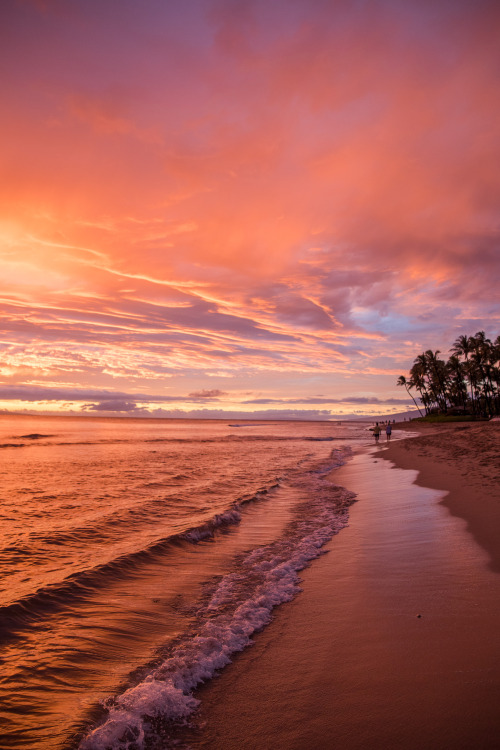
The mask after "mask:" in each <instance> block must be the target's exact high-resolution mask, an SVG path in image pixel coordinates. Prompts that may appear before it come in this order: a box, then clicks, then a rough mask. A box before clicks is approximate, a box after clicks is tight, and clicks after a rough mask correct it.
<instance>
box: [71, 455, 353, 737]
mask: <svg viewBox="0 0 500 750" xmlns="http://www.w3.org/2000/svg"><path fill="white" fill-rule="evenodd" d="M339 454H340V452H338V454H337V456H336V459H337V460H336V462H335V463H334V465H335V466H338V465H339V464H340V463H342V461H341V460H340V455H339ZM331 468H332V466H331V465H330V466H323V467H318V468H317V469H316V470H315V471H313V472H308V473H307V476H306V477H302V478H298V479H297V481H296V482H295V481H294V483H293V485H294V486H295V487H296V488H298V489H299V490H302V491H303V492H304V499H303V501H302V502H301V503H300V504H299V505H298V506H297V508H296V509H295V517H294V519H293V520H292V521H291V522H290V523H289V525H288V526H287V528H286V530H285V532H284V534H283V536H282V537H281V538H280V539H279V540H277V541H276V542H273V543H271V544H268V545H265V546H262V547H258V548H257V549H254V550H252V551H251V552H249V553H247V554H246V555H245V556H244V557H243V558H242V559H241V560H240V562H239V563H238V564H237V567H236V570H234V571H233V572H232V573H229V574H227V575H225V576H224V577H223V578H222V579H221V580H220V581H219V582H218V583H217V584H215V585H214V588H213V590H212V592H211V594H210V596H209V597H208V599H207V600H205V601H204V602H203V603H202V604H201V605H200V608H199V610H198V613H197V616H196V621H195V623H194V625H193V627H192V630H191V632H190V633H186V634H185V636H184V637H182V638H180V640H179V641H178V642H177V643H176V644H175V645H174V646H172V647H170V648H169V649H165V652H164V653H161V652H159V657H160V659H161V663H160V665H159V666H157V667H156V668H154V669H152V670H151V671H150V672H149V674H148V675H147V676H146V677H145V678H144V679H142V680H141V681H140V682H138V683H137V684H135V685H133V686H131V687H130V688H129V689H128V690H126V691H125V692H123V693H122V694H121V695H118V696H117V697H115V698H112V699H109V700H108V701H106V707H107V717H106V718H105V720H104V721H103V723H102V724H101V725H100V726H98V727H96V728H95V729H94V730H92V731H91V732H90V733H89V734H88V735H87V736H86V737H85V738H84V739H83V740H82V741H81V743H80V746H79V750H131V748H135V749H137V750H140V749H143V748H145V747H146V746H150V744H151V743H152V742H153V741H154V740H155V739H156V740H159V741H161V739H162V737H164V734H165V731H167V732H168V733H170V732H171V731H172V730H175V727H176V726H179V725H182V723H183V722H184V723H185V722H186V721H187V719H188V717H190V716H191V715H192V714H193V712H195V711H196V709H197V708H198V706H199V704H200V701H199V699H198V698H196V697H195V695H194V694H193V693H194V691H195V689H196V687H197V686H199V685H200V684H201V683H203V682H205V681H207V680H209V679H211V678H212V677H213V676H214V674H215V673H216V672H217V671H218V670H220V669H222V668H223V667H225V666H226V665H227V664H229V663H230V661H231V657H232V655H233V654H234V653H236V652H238V651H242V650H243V649H244V648H246V646H248V645H249V644H250V643H251V642H252V636H253V634H255V633H256V632H257V631H259V630H261V629H262V628H263V627H264V626H265V625H267V624H268V623H269V622H270V620H271V618H272V611H273V609H274V608H275V607H276V606H277V605H279V604H282V603H284V602H287V601H290V600H291V599H292V598H293V597H294V596H295V595H296V594H297V593H298V592H299V591H300V587H299V580H300V579H299V576H298V573H299V571H301V570H302V569H303V568H305V567H306V566H307V565H308V564H309V563H310V562H311V560H313V559H314V558H316V557H318V556H319V555H321V554H322V548H323V546H324V545H325V544H326V543H327V542H328V541H329V540H330V539H331V538H332V537H333V536H334V535H335V534H337V533H338V532H339V531H340V530H341V529H342V528H344V527H345V526H346V525H347V520H348V508H349V506H350V505H351V504H352V502H354V500H355V495H354V494H353V493H352V492H349V491H348V490H346V489H345V488H343V487H338V486H336V485H334V484H333V483H332V482H331V481H329V480H328V478H327V474H328V472H329V471H330V470H331ZM155 746H156V744H155ZM164 746H165V745H164V744H162V747H164Z"/></svg>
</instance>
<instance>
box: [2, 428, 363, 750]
mask: <svg viewBox="0 0 500 750" xmlns="http://www.w3.org/2000/svg"><path fill="white" fill-rule="evenodd" d="M371 437H372V436H371V433H370V432H368V425H366V424H362V423H358V424H357V423H352V422H351V423H348V422H346V423H342V424H339V423H328V422H258V423H257V422H244V421H240V422H237V423H231V422H225V421H222V420H217V421H215V420H214V421H208V420H207V421H202V420H146V419H142V420H141V419H105V418H102V419H101V418H84V417H80V418H68V417H51V418H44V417H24V416H16V417H13V416H1V417H0V476H1V505H0V521H1V523H0V640H1V649H0V660H1V680H0V747H1V748H2V750H7V748H16V750H33V749H34V748H36V749H37V750H77V749H78V750H138V749H140V748H145V749H149V748H151V749H153V748H162V749H165V748H169V747H183V727H184V726H185V725H186V724H189V725H190V727H191V731H192V727H193V726H196V709H197V707H198V705H199V699H198V698H197V696H196V688H197V687H198V686H199V685H200V684H202V683H203V682H206V681H209V680H210V679H211V678H212V677H213V676H214V675H215V674H216V673H217V672H218V671H219V670H221V669H223V668H224V667H225V666H226V665H227V664H228V663H229V662H230V661H231V658H232V656H233V655H234V654H235V653H236V652H238V651H241V650H242V649H244V648H245V647H246V646H248V645H250V644H251V642H252V635H253V634H254V633H255V632H257V631H259V630H260V629H262V628H263V627H265V625H266V624H267V623H268V622H269V621H270V620H271V618H272V611H273V608H274V607H275V606H277V605H279V604H282V603H284V602H286V601H289V600H291V599H292V598H293V597H295V596H296V595H297V594H298V592H299V591H300V588H299V583H300V581H299V577H298V572H299V571H300V570H301V569H303V568H304V567H305V566H306V565H308V564H309V563H310V562H311V561H313V560H314V558H315V557H318V556H319V555H320V554H321V548H322V546H323V545H324V544H325V543H326V542H327V541H329V540H330V539H331V538H332V536H334V535H335V534H337V533H338V532H339V531H341V529H342V528H343V527H344V526H345V525H346V523H347V521H348V508H349V505H350V504H351V503H352V502H353V501H354V499H355V498H354V495H353V494H352V493H350V492H349V491H348V490H346V489H344V488H341V487H338V486H336V484H335V476H334V472H333V473H332V471H333V470H334V469H335V468H336V467H338V466H340V465H342V464H343V463H344V462H345V461H346V460H348V458H349V456H350V454H351V452H352V450H353V449H354V448H355V447H356V446H361V445H366V444H371V442H372V439H371ZM199 731H200V732H202V728H200V730H199Z"/></svg>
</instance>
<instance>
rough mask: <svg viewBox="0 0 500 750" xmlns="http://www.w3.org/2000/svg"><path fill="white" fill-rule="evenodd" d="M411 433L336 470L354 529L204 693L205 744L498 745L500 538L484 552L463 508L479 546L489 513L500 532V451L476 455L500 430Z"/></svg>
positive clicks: (231, 748) (199, 738) (209, 749)
mask: <svg viewBox="0 0 500 750" xmlns="http://www.w3.org/2000/svg"><path fill="white" fill-rule="evenodd" d="M398 427H399V428H400V429H404V430H408V429H410V430H412V431H415V432H418V433H419V435H418V436H417V437H408V438H404V439H402V440H393V441H391V443H390V444H389V445H384V444H380V446H375V445H373V444H372V445H371V446H367V447H366V448H365V449H364V451H362V452H359V453H357V454H355V455H354V457H353V458H352V459H351V460H350V461H349V462H348V463H347V464H346V465H344V466H342V467H341V468H340V469H338V470H337V471H336V472H335V476H336V481H337V482H338V484H339V485H342V486H344V487H346V488H348V489H349V490H352V491H354V492H356V493H357V495H358V502H356V503H355V504H354V505H353V506H351V508H350V520H349V526H348V527H346V528H345V529H343V530H342V531H341V532H340V534H338V535H337V536H335V537H334V538H333V539H332V540H331V542H329V543H328V545H327V547H326V549H327V551H328V554H325V555H323V556H322V557H320V558H318V559H317V560H315V561H314V562H313V563H312V565H311V566H310V567H309V568H307V569H306V570H304V571H303V572H302V573H301V579H302V593H300V594H299V595H298V596H297V597H296V598H295V599H294V600H293V601H291V602H290V603H288V604H286V605H285V606H282V607H278V609H277V610H276V611H275V614H274V618H273V621H272V622H271V624H270V625H269V626H267V627H266V629H265V630H264V631H262V632H260V633H258V634H257V636H256V637H255V639H254V640H255V644H254V646H253V647H252V648H250V649H247V650H246V651H243V652H241V653H239V654H237V655H236V656H235V658H234V659H233V663H232V664H230V665H229V666H228V667H227V668H226V669H225V670H224V671H223V672H222V673H221V674H220V675H219V676H218V677H217V678H216V679H215V680H213V681H211V683H210V684H207V685H206V686H205V687H203V688H202V689H201V690H200V691H199V694H198V697H200V698H201V699H202V705H201V710H200V714H199V717H198V719H199V722H200V725H201V726H202V727H203V729H202V731H201V733H200V734H198V733H197V732H196V731H195V732H194V736H190V737H189V744H190V746H191V747H193V748H205V749H206V750H215V748H217V750H254V748H255V747H260V748H262V750H304V748H314V749H315V750H331V748H332V747H341V748H342V750H362V749H363V748H366V747H370V748H372V749H373V750H389V749H390V750H401V748H405V750H417V749H418V750H420V748H422V747H447V748H450V749H457V750H458V749H459V748H460V750H462V749H465V748H471V750H472V748H477V747H480V748H482V749H483V750H485V749H486V748H494V747H496V746H497V744H496V743H497V737H498V734H499V732H500V717H499V715H498V694H499V692H500V643H499V642H498V637H497V634H498V630H499V628H500V579H499V577H498V574H497V573H495V572H493V569H492V568H493V563H492V561H493V553H494V550H491V552H490V550H489V549H488V551H489V552H490V554H487V553H486V551H485V550H486V548H487V545H489V546H491V544H492V543H493V538H494V536H495V534H497V533H498V531H497V530H496V529H495V532H494V533H493V531H490V532H489V535H488V533H485V537H484V539H483V543H482V547H479V546H478V544H477V543H476V542H475V540H474V538H473V536H472V535H471V533H469V531H468V530H467V529H466V528H465V526H466V524H465V523H464V521H463V520H460V519H459V518H458V516H460V518H466V521H467V523H468V528H470V530H471V531H472V530H473V529H474V537H475V538H478V539H479V537H480V533H479V531H478V528H479V526H480V524H479V520H481V519H482V527H481V528H486V529H487V528H488V526H494V525H495V522H492V521H491V519H490V518H489V516H488V514H489V513H490V512H491V513H493V512H494V510H495V508H496V505H497V504H498V500H497V501H496V502H495V498H494V497H493V494H494V491H493V487H494V486H495V481H496V469H495V456H496V453H495V450H496V449H491V450H489V453H491V456H489V453H488V456H489V457H488V456H487V457H486V458H483V459H481V455H480V456H479V457H478V458H477V461H476V462H475V458H474V456H473V455H470V456H469V457H468V458H467V459H464V458H463V455H462V450H464V451H465V452H467V451H468V452H469V453H471V452H472V451H473V450H477V449H481V450H483V449H484V447H485V446H489V445H490V443H491V444H493V445H495V446H497V445H498V438H499V437H500V430H498V432H497V431H496V430H497V428H496V426H493V425H492V427H493V430H495V432H493V430H491V431H487V432H486V433H482V434H477V435H476V434H475V428H476V426H474V427H472V428H471V429H472V430H473V432H472V433H470V432H467V431H466V430H461V429H460V427H463V425H458V426H457V425H453V426H448V425H446V426H445V427H444V428H443V426H442V425H439V426H437V425H436V426H434V425H431V426H429V425H425V426H423V425H422V426H421V425H419V426H418V427H417V429H415V430H413V429H412V426H411V425H410V424H404V425H403V424H401V425H399V426H398ZM478 427H479V430H481V431H483V430H484V429H485V427H486V428H487V427H488V425H480V426H478ZM466 429H467V428H466ZM450 433H451V434H450ZM381 459H384V460H381ZM385 459H388V460H385ZM481 460H483V461H484V460H488V461H489V463H492V464H493V468H492V466H490V465H488V466H486V465H485V464H482V463H480V461H481ZM443 462H444V468H443ZM478 462H479V463H478ZM476 465H477V467H478V471H480V472H481V473H478V475H477V476H476V475H472V480H473V481H472V480H471V481H470V482H469V483H466V485H465V486H466V489H467V488H468V487H469V485H470V486H473V490H471V491H469V490H468V489H467V491H466V492H463V491H462V493H461V494H460V492H459V490H460V489H462V490H463V489H464V487H463V485H464V479H463V476H462V473H463V472H465V474H466V475H467V472H469V473H470V472H471V471H472V469H473V467H474V466H476ZM459 469H460V471H459ZM487 469H488V470H487ZM482 475H487V476H488V477H489V478H488V480H487V481H486V486H487V487H488V490H489V494H488V499H487V500H485V499H484V497H483V496H484V494H485V493H484V491H483V490H484V487H483V484H482V479H481V478H482ZM431 482H432V484H431ZM429 484H430V486H431V487H432V489H431V488H429V486H428V485H429ZM425 485H427V486H425ZM436 485H438V486H437V487H436ZM446 493H448V494H446ZM471 493H473V494H471ZM480 496H481V497H480ZM478 497H480V501H478V500H477V498H478ZM471 498H475V500H473V501H472V502H473V503H475V505H474V508H473V509H472V510H470V509H469V510H468V509H467V507H466V506H467V503H469V504H470V503H471ZM445 506H446V507H445ZM448 507H450V509H451V510H452V513H453V514H454V515H451V513H450V512H449V511H448V509H447V508H448ZM495 518H496V516H495ZM476 527H478V528H476ZM495 559H496V558H495Z"/></svg>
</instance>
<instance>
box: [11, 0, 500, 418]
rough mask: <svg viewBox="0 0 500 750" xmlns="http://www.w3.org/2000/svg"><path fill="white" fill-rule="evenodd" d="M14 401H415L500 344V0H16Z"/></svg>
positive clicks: (300, 409)
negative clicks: (491, 343)
mask: <svg viewBox="0 0 500 750" xmlns="http://www.w3.org/2000/svg"><path fill="white" fill-rule="evenodd" d="M0 63H1V75H0V86H1V89H2V106H1V111H0V129H1V141H0V143H1V146H0V148H1V161H0V165H1V179H0V193H1V195H0V198H1V199H0V239H1V244H0V252H1V274H0V305H1V318H0V323H1V332H0V346H1V357H0V411H2V410H3V411H5V410H7V411H24V410H28V411H31V410H37V411H40V410H41V411H45V412H61V413H62V412H73V413H83V414H87V415H92V414H93V415H100V414H101V415H106V414H121V415H130V416H141V415H144V416H149V415H152V416H183V415H185V416H199V415H205V416H224V415H227V416H230V415H233V416H234V415H237V414H246V413H248V414H250V413H254V416H259V417H264V416H275V415H276V414H279V415H281V416H284V417H289V416H301V417H303V418H308V417H310V418H317V417H322V418H328V417H329V416H347V415H349V414H368V415H375V414H389V413H396V412H402V411H406V410H407V409H408V408H409V406H410V405H411V403H412V402H411V400H409V399H408V398H407V397H406V396H407V394H406V392H405V391H404V390H402V389H401V388H397V387H396V380H397V377H398V376H399V375H400V374H407V372H408V369H409V367H410V366H411V364H412V362H413V359H414V358H415V356H416V355H417V354H419V353H420V352H421V351H423V350H425V349H429V348H432V349H440V350H441V351H442V352H443V354H444V356H447V355H448V349H449V347H450V346H451V344H452V342H453V341H454V340H455V338H456V337H457V336H458V335H459V334H467V335H471V334H474V333H475V332H476V331H479V330H485V331H486V333H487V335H488V336H490V337H494V336H496V335H498V333H500V320H499V317H500V294H499V281H500V252H499V230H500V222H499V197H500V101H499V98H500V85H499V84H500V4H499V3H498V2H497V1H496V0H494V1H493V2H482V1H481V0H466V1H463V0H442V1H440V0H413V1H412V0H409V1H408V0H406V1H404V0H182V2H181V1H180V0H179V1H177V0H175V1H174V0H31V1H30V0H18V1H16V0H2V2H1V4H0Z"/></svg>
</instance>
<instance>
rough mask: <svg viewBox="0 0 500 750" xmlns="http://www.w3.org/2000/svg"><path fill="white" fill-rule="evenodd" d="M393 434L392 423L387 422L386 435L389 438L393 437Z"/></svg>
mask: <svg viewBox="0 0 500 750" xmlns="http://www.w3.org/2000/svg"><path fill="white" fill-rule="evenodd" d="M391 434H392V427H391V423H390V422H387V427H386V428H385V437H386V439H387V440H390V439H391Z"/></svg>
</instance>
